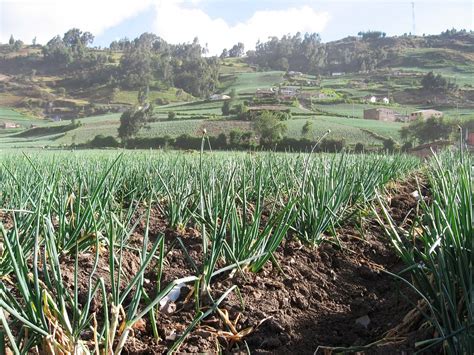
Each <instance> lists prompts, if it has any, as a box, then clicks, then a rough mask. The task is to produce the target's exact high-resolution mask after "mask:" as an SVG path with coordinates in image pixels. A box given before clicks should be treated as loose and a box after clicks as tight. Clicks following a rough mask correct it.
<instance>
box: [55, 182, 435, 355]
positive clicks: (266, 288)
mask: <svg viewBox="0 0 474 355" xmlns="http://www.w3.org/2000/svg"><path fill="white" fill-rule="evenodd" d="M416 189H417V188H416V183H415V180H414V179H410V180H409V181H406V182H404V183H403V184H398V185H393V186H392V187H391V188H390V190H389V196H388V198H387V200H388V201H389V203H390V209H391V213H392V215H393V217H394V218H395V221H396V222H397V223H398V224H401V223H411V220H412V219H413V218H414V216H415V215H416V205H417V201H416V199H415V198H414V197H413V196H412V195H411V193H412V192H413V191H415V190H416ZM422 192H423V194H426V188H425V187H423V190H422ZM356 215H357V216H359V215H364V216H365V217H364V218H363V219H359V217H357V218H355V217H354V218H353V219H352V220H351V221H349V222H348V223H347V224H346V225H345V226H343V227H341V228H339V229H338V230H337V235H336V236H331V237H329V236H328V237H327V238H326V241H324V242H323V243H322V244H321V245H320V246H319V247H318V248H308V247H306V246H303V245H302V244H300V243H299V242H298V241H296V240H295V239H293V240H288V241H287V242H285V243H284V244H283V245H282V246H281V247H280V248H279V249H278V250H277V252H276V253H275V259H276V261H277V263H276V264H273V263H270V262H268V263H267V264H266V266H265V267H264V269H263V270H262V271H261V272H259V273H256V274H255V273H251V272H244V273H243V274H242V273H240V272H236V273H233V274H230V275H229V274H228V273H227V274H221V275H218V276H216V278H215V279H214V280H213V284H212V294H213V297H214V298H218V297H219V296H220V295H222V294H223V293H224V292H225V291H226V290H228V289H229V288H230V287H231V286H233V285H237V287H238V290H239V292H232V293H230V294H229V296H228V297H227V298H226V299H225V300H224V301H223V302H222V303H221V304H220V306H219V309H220V310H221V311H222V312H223V313H222V314H225V313H227V312H228V319H229V320H230V321H232V322H234V325H235V328H236V331H237V333H239V332H240V334H232V332H231V329H230V328H229V326H228V325H226V323H225V322H224V320H223V316H222V314H221V315H219V314H218V313H214V314H212V315H211V316H210V317H209V318H207V319H205V320H204V321H202V322H201V324H200V325H199V326H197V327H196V328H195V329H194V330H193V331H192V332H191V333H190V335H189V336H188V337H187V338H186V340H185V341H184V343H183V345H182V346H181V347H180V349H179V350H180V352H181V353H217V352H218V351H219V347H220V349H223V350H224V351H225V352H226V351H227V352H229V353H230V352H232V353H239V352H245V343H246V346H248V348H249V349H250V351H251V352H252V353H254V354H263V353H272V354H314V353H315V352H316V350H318V347H319V348H320V349H319V352H318V353H324V354H326V353H329V352H330V351H329V350H328V349H327V348H333V347H357V346H358V347H364V346H366V345H368V344H372V343H376V344H375V345H373V346H370V347H365V348H363V349H364V351H365V353H380V354H391V353H393V354H399V353H402V352H407V353H410V352H413V350H414V341H415V340H416V339H417V338H420V337H421V336H422V335H421V334H420V333H417V332H416V330H417V328H418V326H419V325H420V323H421V317H420V316H419V315H418V314H416V313H415V314H414V317H413V318H412V319H411V320H410V321H409V322H405V323H406V324H405V323H404V322H403V320H404V317H405V316H406V315H407V314H408V313H409V312H410V310H412V309H413V308H414V306H413V304H414V303H416V302H417V299H416V298H415V297H414V295H413V293H412V292H411V291H410V290H409V289H408V287H407V286H405V285H404V284H400V282H398V281H397V280H396V279H395V278H394V277H393V276H391V275H389V274H388V273H386V272H384V271H390V272H395V273H396V272H398V271H400V270H401V269H402V268H403V264H402V263H401V262H400V260H399V258H398V257H397V256H396V255H395V254H394V252H393V250H392V247H391V245H390V243H389V241H388V240H387V239H386V237H385V236H384V231H383V228H382V227H381V226H380V225H379V224H378V223H377V222H376V219H375V217H374V216H371V213H370V211H361V213H360V214H356ZM143 229H144V224H142V225H140V226H139V227H138V229H137V233H135V235H133V236H132V237H131V242H132V245H136V246H137V247H138V246H139V247H141V244H142V242H143ZM160 233H164V235H165V238H166V239H165V240H166V243H165V245H166V255H167V256H166V260H167V261H166V264H165V268H164V270H163V277H162V285H163V286H165V285H166V284H168V283H169V282H171V281H173V280H176V279H178V278H181V277H185V276H190V275H195V274H196V272H195V271H194V270H193V268H192V267H191V265H190V263H189V262H188V261H187V258H186V254H185V253H184V251H183V250H182V249H181V248H180V247H179V243H176V241H177V240H178V238H180V239H181V241H182V243H183V244H184V245H185V246H186V250H187V252H188V253H189V255H190V256H191V258H192V259H193V260H194V261H195V263H196V264H197V267H198V268H199V266H200V260H201V257H202V246H201V240H200V234H199V232H198V231H197V230H195V229H192V228H187V229H185V230H183V231H181V232H180V233H178V232H175V231H172V230H169V229H167V228H166V224H165V222H164V220H163V218H161V216H160V214H159V212H158V211H154V213H153V215H152V218H151V226H150V240H151V241H152V242H153V241H154V240H156V238H157V236H158V235H160ZM107 258H108V252H107V251H104V252H102V254H101V258H100V260H99V265H98V267H97V275H96V276H95V278H97V277H98V276H100V277H103V278H104V280H105V283H106V284H107V285H110V276H109V272H108V264H107ZM93 259H94V256H93V254H92V253H91V254H82V255H81V256H80V257H79V259H78V263H79V283H80V290H79V297H80V299H84V297H86V290H88V288H89V287H90V286H89V275H90V272H91V270H92V267H93ZM62 262H63V276H64V278H65V281H66V282H67V283H68V284H70V285H71V286H72V285H73V281H74V280H73V279H72V278H73V270H74V263H75V261H74V260H73V259H64V260H63V261H62ZM139 263H140V259H139V257H138V253H136V252H134V251H132V250H127V251H125V252H124V257H123V265H122V271H123V273H124V274H125V276H124V277H123V278H122V280H121V285H120V286H121V287H122V288H123V287H126V285H127V283H128V282H129V281H130V279H131V278H132V277H133V275H134V274H135V273H136V272H137V271H138V269H139V265H140V264H139ZM145 277H146V278H147V288H148V293H149V295H150V296H151V297H153V296H154V294H155V293H156V291H155V287H156V285H155V282H154V280H156V265H151V267H150V268H149V270H148V271H147V273H146V275H145ZM190 286H191V285H189V287H187V288H184V289H182V290H181V297H180V298H179V299H178V301H177V302H176V310H174V311H173V312H171V313H166V312H163V311H162V312H160V313H159V314H158V316H157V328H158V332H159V335H160V337H161V340H160V341H157V340H155V339H154V338H153V336H152V329H151V326H150V320H149V318H148V317H146V318H145V319H144V322H143V323H141V324H140V326H137V327H136V328H135V331H134V333H133V334H132V335H131V336H130V337H129V340H128V342H127V344H126V347H125V350H124V353H125V354H160V353H165V352H166V351H167V350H168V349H169V347H170V346H172V344H173V343H174V342H175V340H176V336H179V335H180V334H182V333H183V332H184V331H185V329H186V328H187V327H188V326H189V324H190V323H191V322H192V320H193V318H194V317H195V305H194V297H186V296H187V295H190V294H192V289H191V287H190ZM91 310H92V311H96V312H98V314H99V313H100V299H96V300H95V301H94V304H93V305H92V307H91ZM401 325H402V326H401ZM397 326H398V328H397ZM394 328H397V331H396V332H395V331H393V329H394ZM390 330H392V331H391V332H389V331H390ZM387 334H388V335H389V336H387Z"/></svg>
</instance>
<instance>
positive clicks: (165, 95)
mask: <svg viewBox="0 0 474 355" xmlns="http://www.w3.org/2000/svg"><path fill="white" fill-rule="evenodd" d="M148 98H149V100H150V102H156V101H157V100H161V101H164V102H181V101H191V100H194V97H193V96H192V95H190V94H188V93H186V92H184V91H183V90H179V89H177V88H168V89H166V90H160V91H155V90H150V93H149V95H148ZM137 102H138V91H136V90H135V91H126V90H120V91H118V92H117V93H116V94H114V97H113V99H112V101H111V103H125V104H129V105H136V104H137Z"/></svg>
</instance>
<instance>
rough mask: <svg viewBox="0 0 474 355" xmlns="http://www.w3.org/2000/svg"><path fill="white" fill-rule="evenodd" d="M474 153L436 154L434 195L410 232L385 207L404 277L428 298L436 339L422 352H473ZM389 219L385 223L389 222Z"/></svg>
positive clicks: (428, 315) (422, 201) (432, 178)
mask: <svg viewBox="0 0 474 355" xmlns="http://www.w3.org/2000/svg"><path fill="white" fill-rule="evenodd" d="M472 163H473V160H472V157H467V158H466V159H465V161H460V160H459V157H457V156H455V155H454V154H448V155H443V156H435V158H434V160H433V162H432V163H431V165H430V167H429V168H428V171H427V175H428V180H429V185H430V192H431V194H432V196H431V199H428V198H426V199H425V198H423V196H422V195H421V190H420V189H419V191H418V194H419V196H422V198H420V200H419V201H420V202H419V209H420V217H419V218H418V219H417V220H416V221H415V222H414V225H413V226H412V227H411V228H410V229H408V230H402V229H401V228H399V227H398V226H397V225H396V223H395V222H394V221H393V220H392V218H391V216H390V213H389V210H388V208H387V207H386V206H385V203H384V202H383V201H382V199H381V197H380V196H379V203H380V206H382V215H383V216H381V218H380V222H381V223H382V224H383V225H384V226H385V225H386V230H387V233H388V234H389V235H390V237H391V240H392V243H393V245H394V247H395V250H396V251H397V252H398V254H399V255H400V257H401V258H402V260H403V261H404V263H405V264H406V265H407V268H406V269H405V270H404V271H403V272H402V273H401V275H399V276H398V277H402V278H403V280H404V281H405V282H407V283H409V284H410V285H412V287H413V288H414V289H415V290H416V291H417V293H418V294H419V295H420V296H421V297H422V299H423V300H424V302H425V304H426V306H427V311H425V312H424V315H425V317H426V319H427V321H428V323H429V324H430V325H431V326H432V327H433V334H434V337H433V338H432V339H428V340H426V341H421V342H419V343H417V344H416V345H417V347H418V348H419V349H420V351H421V350H422V351H429V350H430V349H432V347H434V346H442V348H443V350H444V351H445V352H446V353H448V354H472V353H474V265H473V261H474V257H473V247H474V228H473V227H474V226H473V196H472V195H473V180H472V178H473V176H472ZM384 222H385V223H384Z"/></svg>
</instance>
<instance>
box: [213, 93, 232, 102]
mask: <svg viewBox="0 0 474 355" xmlns="http://www.w3.org/2000/svg"><path fill="white" fill-rule="evenodd" d="M229 99H230V96H228V95H223V94H213V95H211V96H209V100H211V101H218V100H229Z"/></svg>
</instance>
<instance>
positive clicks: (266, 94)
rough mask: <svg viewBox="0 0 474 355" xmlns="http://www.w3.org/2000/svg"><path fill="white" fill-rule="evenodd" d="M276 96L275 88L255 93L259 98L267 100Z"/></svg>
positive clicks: (259, 90) (258, 90)
mask: <svg viewBox="0 0 474 355" xmlns="http://www.w3.org/2000/svg"><path fill="white" fill-rule="evenodd" d="M275 94H276V92H275V90H274V89H273V88H271V89H257V91H256V92H255V96H256V97H258V98H265V97H274V96H275Z"/></svg>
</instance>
